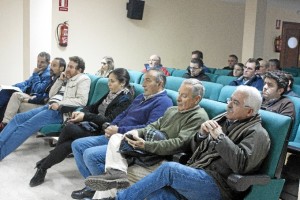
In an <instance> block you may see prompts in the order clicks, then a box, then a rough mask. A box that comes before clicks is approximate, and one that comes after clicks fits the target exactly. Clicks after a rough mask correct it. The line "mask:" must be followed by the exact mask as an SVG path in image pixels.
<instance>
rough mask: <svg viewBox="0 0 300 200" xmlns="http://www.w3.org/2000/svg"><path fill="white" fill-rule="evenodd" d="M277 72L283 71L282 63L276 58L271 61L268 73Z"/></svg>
mask: <svg viewBox="0 0 300 200" xmlns="http://www.w3.org/2000/svg"><path fill="white" fill-rule="evenodd" d="M276 70H281V67H280V61H279V60H278V59H276V58H273V59H270V60H269V68H268V71H276Z"/></svg>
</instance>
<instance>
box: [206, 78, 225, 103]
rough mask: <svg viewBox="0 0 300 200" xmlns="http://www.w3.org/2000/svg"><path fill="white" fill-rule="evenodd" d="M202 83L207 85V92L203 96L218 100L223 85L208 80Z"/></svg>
mask: <svg viewBox="0 0 300 200" xmlns="http://www.w3.org/2000/svg"><path fill="white" fill-rule="evenodd" d="M202 84H203V85H204V87H205V94H204V97H203V98H206V99H211V100H215V101H217V100H218V98H219V94H220V92H221V89H222V87H223V85H222V84H219V83H212V82H207V81H202Z"/></svg>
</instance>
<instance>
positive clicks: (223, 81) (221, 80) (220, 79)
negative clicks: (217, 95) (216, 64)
mask: <svg viewBox="0 0 300 200" xmlns="http://www.w3.org/2000/svg"><path fill="white" fill-rule="evenodd" d="M236 79H237V77H234V76H224V75H220V76H218V78H217V80H216V81H215V82H216V83H220V84H222V85H229V83H231V82H232V81H234V80H236Z"/></svg>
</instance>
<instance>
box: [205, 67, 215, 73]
mask: <svg viewBox="0 0 300 200" xmlns="http://www.w3.org/2000/svg"><path fill="white" fill-rule="evenodd" d="M207 69H209V71H210V73H211V74H214V73H215V71H216V68H213V67H207Z"/></svg>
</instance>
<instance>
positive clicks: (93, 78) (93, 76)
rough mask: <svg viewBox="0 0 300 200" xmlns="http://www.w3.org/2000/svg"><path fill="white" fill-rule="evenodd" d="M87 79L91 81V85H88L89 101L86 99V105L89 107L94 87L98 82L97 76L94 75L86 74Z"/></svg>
mask: <svg viewBox="0 0 300 200" xmlns="http://www.w3.org/2000/svg"><path fill="white" fill-rule="evenodd" d="M87 75H88V77H89V78H90V79H91V85H90V92H89V99H88V103H87V105H90V104H91V101H92V99H93V95H94V91H95V87H96V84H97V82H98V80H99V76H96V75H94V74H87Z"/></svg>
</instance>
